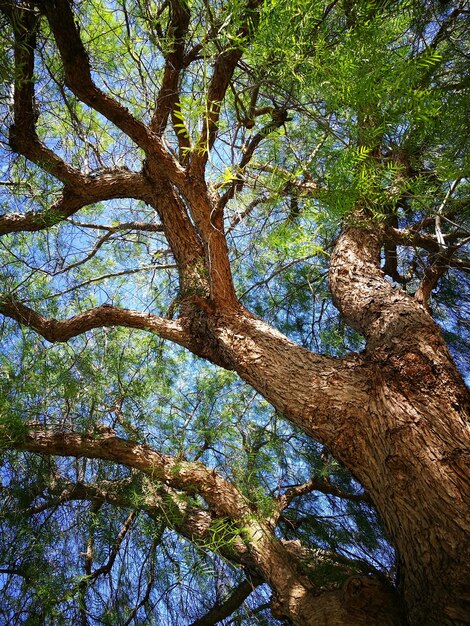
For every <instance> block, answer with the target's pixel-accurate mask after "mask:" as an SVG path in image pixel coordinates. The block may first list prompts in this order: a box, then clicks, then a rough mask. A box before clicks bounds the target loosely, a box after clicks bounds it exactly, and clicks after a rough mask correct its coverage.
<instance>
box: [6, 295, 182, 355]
mask: <svg viewBox="0 0 470 626" xmlns="http://www.w3.org/2000/svg"><path fill="white" fill-rule="evenodd" d="M0 313H2V314H3V315H6V316H7V317H10V318H11V319H14V320H16V321H17V322H19V323H20V324H24V325H25V326H28V327H29V328H33V329H34V330H35V331H36V332H38V333H39V334H40V335H42V336H43V337H44V338H45V339H47V340H48V341H50V342H52V343H55V342H63V341H68V340H69V339H71V338H72V337H76V336H77V335H80V334H82V333H84V332H86V331H87V330H91V329H92V328H102V327H109V326H126V327H128V328H139V329H141V330H146V331H149V332H153V333H155V334H157V335H159V336H160V337H162V338H163V339H169V340H170V341H174V342H176V343H179V344H180V345H182V346H187V345H188V343H189V339H190V336H189V334H188V333H187V331H185V330H184V328H183V326H182V324H181V323H180V322H178V321H175V320H168V319H164V318H162V317H158V316H156V315H151V314H150V313H141V312H140V311H132V310H130V309H121V308H119V307H115V306H110V305H102V306H99V307H96V308H94V309H90V310H88V311H85V312H84V313H79V314H78V315H74V316H73V317H71V318H69V319H67V320H62V321H59V320H55V319H50V318H47V317H44V316H43V315H41V314H40V313H37V312H36V311H34V310H33V309H30V308H29V307H27V306H25V305H24V304H22V303H21V302H19V301H17V300H12V299H9V300H3V301H1V300H0Z"/></svg>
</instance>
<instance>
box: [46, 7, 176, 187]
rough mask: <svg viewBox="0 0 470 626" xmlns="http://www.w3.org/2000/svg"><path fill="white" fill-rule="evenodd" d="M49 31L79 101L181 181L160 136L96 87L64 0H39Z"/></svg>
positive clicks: (174, 163) (78, 33) (69, 8)
mask: <svg viewBox="0 0 470 626" xmlns="http://www.w3.org/2000/svg"><path fill="white" fill-rule="evenodd" d="M37 4H38V7H39V8H40V10H43V11H44V13H45V15H46V17H47V20H48V22H49V25H50V27H51V30H52V32H53V35H54V38H55V41H56V43H57V47H58V49H59V53H60V56H61V58H62V62H63V64H64V78H65V83H66V85H67V86H68V87H69V89H71V90H72V92H73V93H74V94H75V95H76V96H77V98H79V99H80V100H81V101H82V102H84V103H85V104H87V105H88V106H90V107H92V108H93V109H94V110H95V111H98V112H99V113H101V114H102V115H104V116H105V117H106V118H107V119H108V120H109V121H110V122H112V123H113V124H115V125H116V126H117V127H118V128H119V129H120V130H122V132H124V133H125V134H126V135H127V136H128V137H130V138H131V139H132V140H133V141H134V142H135V143H136V144H137V145H138V146H139V147H140V148H142V149H143V150H144V151H145V152H146V153H148V154H151V155H152V158H153V159H156V160H157V161H158V162H159V163H160V165H161V166H162V167H164V169H165V171H166V173H167V174H168V176H169V177H170V179H171V180H172V181H173V182H175V183H178V182H179V183H181V182H182V181H183V178H184V171H183V170H182V169H181V168H180V167H179V165H178V163H177V162H176V161H175V159H174V158H173V156H172V155H171V154H170V152H168V151H167V150H166V148H165V146H164V144H163V142H162V141H161V139H160V138H159V137H158V136H157V135H156V134H155V133H153V132H151V131H150V130H149V129H148V128H147V127H146V126H145V124H143V123H142V122H141V121H140V120H137V119H136V118H135V117H134V116H133V115H132V114H131V113H130V111H129V110H128V109H127V108H126V107H125V106H123V105H122V104H120V103H119V102H118V101H117V100H115V99H114V98H112V97H111V96H109V95H107V94H105V93H104V92H103V91H101V89H99V88H98V87H97V86H96V85H95V83H94V82H93V79H92V73H91V66H90V61H89V58H88V54H87V52H86V50H85V47H84V45H83V42H82V40H81V37H80V32H79V29H78V26H77V24H76V21H75V17H74V14H73V12H72V5H71V4H70V2H68V0H43V1H42V2H38V3H37Z"/></svg>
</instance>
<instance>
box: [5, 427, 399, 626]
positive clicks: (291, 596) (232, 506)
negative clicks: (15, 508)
mask: <svg viewBox="0 0 470 626" xmlns="http://www.w3.org/2000/svg"><path fill="white" fill-rule="evenodd" d="M5 437H8V433H3V437H2V440H3V439H4V438H5ZM9 446H10V447H12V448H16V449H19V450H24V451H31V452H37V453H40V454H53V455H59V456H76V457H81V456H85V457H88V458H99V459H105V460H111V461H114V462H116V463H120V464H123V465H126V466H128V467H131V468H134V469H137V470H140V472H142V474H144V475H145V476H147V477H148V478H149V479H150V481H151V483H153V482H155V481H157V482H162V483H164V484H165V485H167V486H168V487H170V488H171V489H181V490H182V491H184V492H185V493H188V494H194V493H198V494H200V495H201V496H202V497H203V498H204V500H205V501H206V502H207V504H208V506H209V509H210V511H211V512H213V513H214V514H215V515H216V516H218V517H222V518H229V519H230V520H232V521H233V522H234V523H235V525H236V526H235V527H234V528H235V529H236V532H237V534H238V535H239V537H240V539H241V541H240V540H238V539H237V540H236V541H235V542H234V544H233V546H232V547H231V548H227V549H226V550H224V553H225V554H226V555H228V556H229V558H230V557H231V554H230V553H231V552H232V553H233V554H235V561H238V562H240V563H243V564H247V565H248V567H249V568H250V569H252V570H254V573H255V575H258V574H259V575H260V576H261V577H262V578H263V579H264V580H265V581H266V582H267V583H268V584H269V585H270V586H271V588H272V589H273V591H274V593H275V596H276V600H275V609H274V610H275V612H276V614H277V615H278V616H286V617H289V619H290V620H291V621H292V622H293V624H296V625H297V626H318V625H320V626H366V625H367V624H369V625H370V626H398V625H399V624H400V620H399V616H398V614H397V611H396V608H395V606H394V604H395V598H394V593H393V591H392V590H391V589H390V588H388V586H387V585H385V584H384V583H383V582H382V581H381V580H380V579H378V578H374V577H370V576H358V575H353V576H351V577H349V578H348V579H347V580H346V581H345V583H344V584H343V586H342V587H341V588H336V589H333V590H329V591H322V590H321V589H318V588H317V587H316V586H315V585H314V584H313V583H312V582H311V580H310V579H309V578H308V576H307V575H306V574H305V573H304V572H303V571H302V568H301V561H300V560H299V558H298V556H297V555H296V553H295V552H294V551H292V550H290V549H288V547H287V546H284V545H283V543H282V542H281V541H280V540H279V539H278V538H277V537H276V536H275V534H274V532H273V530H272V528H271V527H270V526H269V525H268V524H267V523H266V522H263V521H262V520H261V519H260V515H259V512H258V511H256V509H255V508H254V507H253V506H252V505H250V504H249V503H248V501H247V500H246V499H245V497H244V496H243V495H242V494H241V493H240V492H239V491H238V490H237V489H236V488H235V487H233V486H232V485H231V484H230V483H228V482H227V481H226V480H225V479H224V478H222V477H221V476H220V475H218V474H217V473H216V472H215V471H213V470H210V469H209V468H206V467H205V466H204V465H202V464H201V463H194V462H193V463H190V462H186V461H180V460H179V459H176V458H175V457H171V456H169V455H165V454H161V453H159V452H156V451H155V450H153V449H151V448H149V447H148V446H144V445H139V444H136V443H133V442H130V441H126V440H124V439H120V438H118V437H115V436H114V435H112V434H104V433H101V436H99V437H97V436H96V435H80V434H78V433H65V432H53V431H48V430H46V429H45V428H44V427H41V426H39V425H31V426H30V427H29V430H28V431H27V432H23V433H18V434H17V436H16V437H15V438H14V439H12V440H10V441H9ZM110 492H111V493H110ZM112 492H113V489H112V485H111V482H110V481H108V482H107V483H105V484H103V485H102V486H101V487H91V488H86V487H85V486H76V487H70V488H69V493H65V494H64V493H63V492H62V498H63V500H66V499H67V498H70V499H73V498H74V497H76V498H89V499H92V500H94V501H96V502H99V501H100V500H109V501H110V502H112V501H113V500H114V501H115V502H117V503H119V504H120V503H122V501H123V500H122V495H121V496H120V495H119V493H118V494H116V493H114V494H113V493H112ZM150 492H151V487H150ZM144 508H146V509H149V511H150V512H152V510H154V509H155V508H157V509H158V508H159V503H158V497H157V498H155V497H152V494H151V493H150V494H148V493H147V495H146V497H145V500H144ZM196 518H197V519H196ZM175 526H176V528H177V529H179V531H180V532H182V533H183V534H186V533H188V534H189V533H190V532H195V533H202V536H204V535H205V533H206V532H207V520H206V519H202V520H201V516H200V514H198V515H195V511H194V507H192V508H191V507H190V508H189V509H188V510H186V509H184V510H183V511H182V520H181V521H180V523H179V524H178V522H177V523H176V524H175ZM191 529H192V530H191ZM243 544H244V545H245V547H246V549H247V553H246V552H245V550H244V545H243Z"/></svg>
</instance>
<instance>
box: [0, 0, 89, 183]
mask: <svg viewBox="0 0 470 626" xmlns="http://www.w3.org/2000/svg"><path fill="white" fill-rule="evenodd" d="M0 8H1V9H2V10H3V12H4V13H5V14H6V15H7V16H8V17H9V20H10V23H11V26H12V29H13V33H14V37H15V44H14V56H15V85H14V95H13V118H14V122H13V124H12V126H11V127H10V146H11V148H12V149H13V150H14V151H16V152H19V153H20V154H22V155H23V156H25V157H27V158H28V159H29V160H30V161H32V162H33V163H36V165H39V166H40V167H41V168H42V169H44V170H45V171H46V172H49V173H50V174H52V175H53V176H55V177H56V178H58V179H59V180H61V181H62V182H64V183H66V184H81V182H82V181H83V176H82V174H81V173H80V171H79V170H76V169H75V168H73V167H71V166H70V165H68V164H67V163H65V161H63V160H62V159H61V158H60V157H59V156H58V155H57V154H55V153H54V152H53V151H52V150H50V149H49V148H47V147H46V146H45V145H44V144H43V143H42V142H41V141H40V139H39V137H38V135H37V133H36V122H37V119H38V116H39V111H38V110H37V103H36V98H35V94H34V51H35V48H36V31H37V28H38V26H39V21H40V17H39V15H38V14H37V13H35V12H34V11H32V10H31V9H29V8H24V9H23V8H18V7H17V6H15V5H14V4H13V3H10V2H5V1H4V2H2V4H1V5H0Z"/></svg>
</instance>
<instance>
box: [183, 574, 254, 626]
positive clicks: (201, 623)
mask: <svg viewBox="0 0 470 626" xmlns="http://www.w3.org/2000/svg"><path fill="white" fill-rule="evenodd" d="M261 583H262V581H261V580H259V579H254V580H244V581H243V582H241V583H240V584H239V585H237V586H236V587H235V589H233V591H232V592H231V594H230V595H229V596H228V597H227V598H226V599H225V600H224V601H223V602H222V603H221V604H216V605H215V606H214V607H212V609H211V610H210V611H208V612H207V613H206V614H205V615H203V616H202V617H200V618H199V619H197V620H196V621H195V622H193V623H192V624H191V626H214V625H215V624H218V623H219V622H221V621H222V620H223V619H225V618H226V617H229V616H230V615H232V613H234V612H235V611H236V610H237V609H239V608H240V606H241V605H242V604H243V603H244V602H245V600H246V599H247V598H248V596H249V595H250V594H251V593H252V592H253V591H254V590H255V589H256V587H258V586H259V585H260V584H261Z"/></svg>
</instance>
